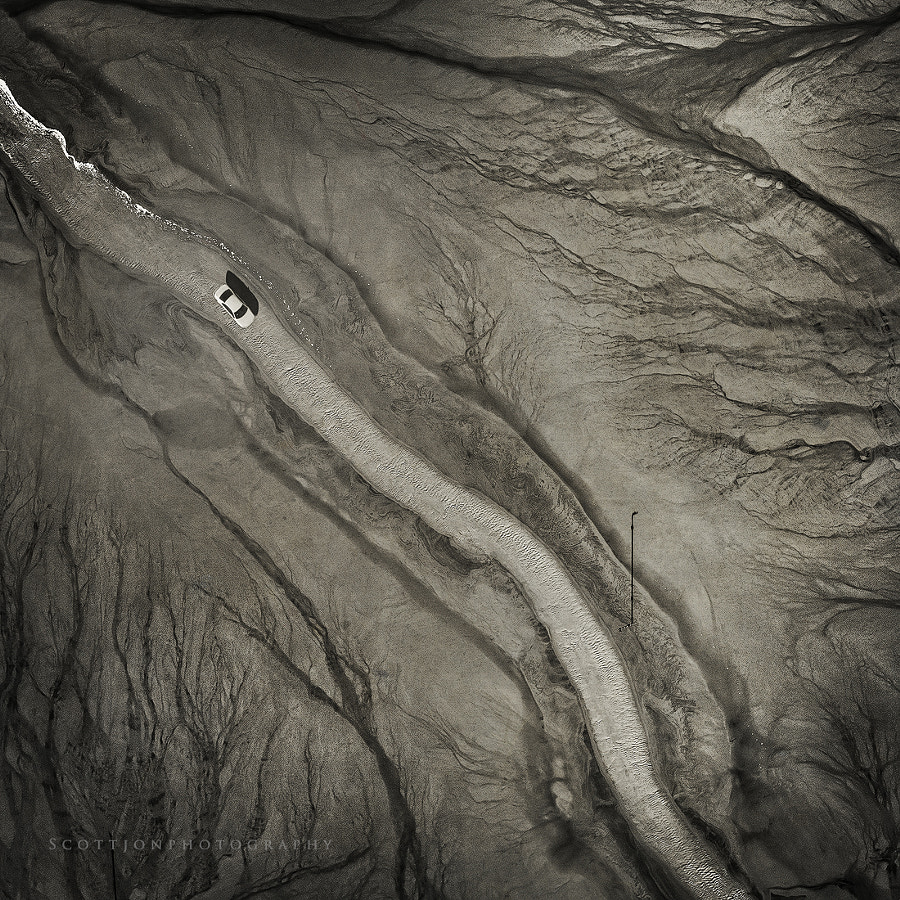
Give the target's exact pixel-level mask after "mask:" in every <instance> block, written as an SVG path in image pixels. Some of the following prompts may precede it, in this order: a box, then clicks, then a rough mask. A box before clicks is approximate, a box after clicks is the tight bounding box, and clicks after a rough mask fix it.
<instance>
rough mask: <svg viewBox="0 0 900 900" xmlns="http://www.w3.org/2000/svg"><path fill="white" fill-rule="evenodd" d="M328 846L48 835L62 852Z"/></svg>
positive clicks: (324, 843)
mask: <svg viewBox="0 0 900 900" xmlns="http://www.w3.org/2000/svg"><path fill="white" fill-rule="evenodd" d="M330 847H331V841H330V840H329V839H327V838H296V839H293V840H290V841H285V840H280V841H273V840H263V839H262V838H253V839H251V840H238V839H237V838H231V839H229V838H215V839H213V840H209V839H207V838H203V839H201V840H197V839H196V838H183V839H176V838H167V839H161V838H160V839H155V840H143V839H141V838H136V839H133V840H132V839H126V838H91V839H88V838H50V842H49V845H48V849H50V850H51V851H57V852H59V851H62V852H64V853H72V852H81V853H85V852H87V851H88V850H121V851H122V852H123V853H128V851H129V850H132V851H135V852H137V853H141V852H142V851H145V850H166V851H172V850H176V849H177V850H181V851H187V850H194V849H197V850H212V849H213V848H215V849H216V850H235V851H237V850H249V851H250V852H251V853H253V852H256V851H259V850H261V851H263V852H265V853H273V852H289V851H290V852H298V851H301V852H302V851H304V850H324V851H328V850H329V849H330Z"/></svg>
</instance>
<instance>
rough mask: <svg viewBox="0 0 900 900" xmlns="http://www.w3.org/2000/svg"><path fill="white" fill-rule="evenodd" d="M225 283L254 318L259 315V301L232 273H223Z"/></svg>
mask: <svg viewBox="0 0 900 900" xmlns="http://www.w3.org/2000/svg"><path fill="white" fill-rule="evenodd" d="M225 283H226V284H227V285H228V287H230V288H231V290H232V291H234V293H235V294H237V295H238V297H240V299H241V300H243V301H244V303H246V304H247V306H248V308H249V309H250V312H252V313H253V315H254V316H255V315H257V314H258V313H259V300H257V299H256V297H255V296H254V294H253V291H251V290H250V288H248V287H247V285H246V284H244V282H243V281H241V279H240V278H238V277H237V275H235V274H234V272H230V271H229V272H226V273H225Z"/></svg>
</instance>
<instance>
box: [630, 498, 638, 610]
mask: <svg viewBox="0 0 900 900" xmlns="http://www.w3.org/2000/svg"><path fill="white" fill-rule="evenodd" d="M636 515H637V512H633V513H632V514H631V624H632V625H634V517H635V516H636Z"/></svg>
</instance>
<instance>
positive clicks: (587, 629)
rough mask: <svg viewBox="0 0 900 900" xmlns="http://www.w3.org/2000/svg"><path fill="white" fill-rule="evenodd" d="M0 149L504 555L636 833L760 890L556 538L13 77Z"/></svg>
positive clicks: (688, 880) (688, 875)
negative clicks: (502, 499) (682, 773)
mask: <svg viewBox="0 0 900 900" xmlns="http://www.w3.org/2000/svg"><path fill="white" fill-rule="evenodd" d="M0 153H2V157H3V158H4V161H5V162H6V164H7V166H8V167H11V168H12V169H13V170H14V171H15V172H17V173H18V175H19V176H20V177H22V178H24V179H25V180H26V181H27V182H28V184H29V185H30V188H31V191H32V192H33V193H34V194H35V195H36V196H37V198H38V200H39V202H40V203H41V205H42V207H43V208H44V210H45V212H46V213H47V214H48V215H49V216H50V217H51V218H52V219H53V221H54V222H56V223H57V224H58V225H60V226H61V227H62V228H63V230H64V232H65V233H66V234H67V237H68V239H69V240H71V241H72V242H73V243H74V244H76V245H79V246H86V247H89V248H90V249H91V250H92V251H94V252H96V253H99V254H102V255H103V256H105V257H106V258H107V259H110V260H112V261H114V262H115V263H116V264H118V265H119V266H120V267H121V268H123V269H126V270H129V271H132V272H135V273H139V274H140V275H141V276H143V277H148V276H149V277H151V278H153V279H155V280H157V281H159V282H162V283H164V284H166V285H167V286H168V287H169V288H170V289H171V290H172V291H173V292H174V293H175V294H176V295H177V296H178V297H179V298H180V299H181V300H182V301H183V302H184V303H185V304H187V305H188V306H190V307H191V308H192V309H194V310H196V311H197V312H198V313H199V314H200V315H202V316H204V317H205V318H206V319H209V320H210V321H213V322H215V323H216V324H218V325H220V326H221V327H222V328H223V329H224V330H226V331H227V332H228V333H229V334H230V335H231V337H232V338H233V340H234V342H235V343H236V344H237V345H239V346H240V347H241V348H242V349H243V351H244V352H245V353H246V354H247V356H248V357H249V358H250V359H252V361H253V362H254V364H255V365H256V366H257V368H258V370H259V372H260V373H261V374H262V376H263V377H264V378H265V379H266V381H267V383H268V384H269V386H270V388H271V389H272V391H273V392H274V393H276V394H277V395H278V396H280V397H281V398H282V399H283V400H284V401H285V402H286V403H287V404H289V405H290V406H291V407H292V408H293V409H294V410H295V411H296V412H297V414H298V415H300V416H301V417H302V418H303V419H304V420H305V421H306V422H307V423H309V425H311V426H312V427H313V428H315V430H316V431H317V432H318V433H319V434H320V435H321V436H322V437H323V438H324V439H325V440H326V441H328V442H329V443H330V444H331V445H332V447H333V448H334V449H335V450H336V451H337V452H339V453H340V454H341V455H342V456H343V457H344V458H345V459H347V461H348V462H349V463H350V464H351V465H352V466H353V467H354V469H355V470H356V471H357V472H358V473H359V474H360V475H361V476H362V477H363V478H364V479H365V480H366V481H367V482H368V483H369V484H370V485H371V486H372V487H373V488H375V489H376V490H378V491H380V492H381V493H383V494H384V495H385V496H386V497H389V498H391V499H392V500H394V501H396V502H397V503H400V504H402V505H403V506H404V507H406V508H407V509H409V510H411V511H412V512H413V513H415V514H416V515H418V516H419V517H420V518H421V519H422V520H423V521H424V522H426V523H427V524H428V525H429V526H430V527H431V528H433V529H435V530H436V531H438V532H440V533H441V534H443V535H446V536H447V537H449V538H451V539H452V540H453V541H454V542H455V543H457V544H458V545H460V546H462V547H464V548H466V549H467V550H469V551H470V552H472V553H473V554H476V555H489V556H491V557H493V558H494V559H495V560H496V561H497V562H498V563H499V564H500V565H502V566H503V567H504V568H505V569H506V570H507V571H508V572H509V573H510V575H511V576H512V577H513V578H514V579H515V580H516V582H517V583H518V584H519V586H520V587H521V589H522V591H523V593H524V594H525V596H526V597H527V598H528V601H529V602H530V603H531V605H532V608H533V610H534V613H535V615H536V616H537V618H538V619H539V620H540V622H541V623H542V624H543V626H544V627H545V628H546V630H547V632H548V634H549V635H550V639H551V641H552V644H553V649H554V651H555V653H556V655H557V657H558V659H559V661H560V663H561V664H562V665H563V667H564V668H565V670H566V672H567V674H568V677H569V680H570V682H571V684H572V685H573V687H574V689H575V691H576V692H577V694H578V697H579V701H580V703H581V707H582V710H583V713H584V718H585V721H586V722H587V724H588V729H589V733H590V737H591V741H592V744H593V748H594V753H595V755H596V757H597V760H598V762H599V763H600V765H601V768H602V769H603V770H604V771H605V773H606V774H607V777H608V780H609V782H610V784H611V786H612V788H613V790H614V792H615V794H616V798H617V801H618V805H619V809H620V811H621V813H622V815H623V816H624V817H625V818H626V819H627V820H628V822H629V824H630V826H631V828H632V830H633V833H634V835H635V837H636V839H637V840H638V841H639V842H640V844H641V845H642V847H643V848H644V849H645V851H646V852H648V853H650V854H652V855H653V856H654V857H655V858H656V859H657V861H658V863H659V864H660V865H662V866H663V867H664V868H665V869H666V870H667V871H668V873H669V875H670V877H671V879H672V881H673V882H675V883H677V884H678V885H680V887H681V890H682V892H683V893H685V894H687V895H688V896H691V897H694V898H697V900H750V897H751V896H752V895H751V893H750V891H749V889H748V888H746V887H745V886H743V885H742V884H741V883H740V882H739V881H737V880H736V879H735V878H734V877H733V876H732V875H731V874H730V873H729V872H728V870H727V867H726V865H725V863H724V861H723V860H722V859H721V858H720V857H719V856H718V854H717V853H716V852H715V851H714V850H713V848H712V847H711V846H709V845H708V844H707V843H706V842H705V841H704V840H703V839H702V838H701V837H700V836H699V835H697V834H696V833H695V832H694V831H693V829H692V828H691V826H690V825H689V823H688V822H687V820H686V818H685V817H684V815H683V814H682V813H681V811H680V810H679V809H678V807H677V806H676V804H675V802H674V801H673V799H672V797H671V796H670V794H669V793H668V791H667V790H666V788H665V787H664V785H663V783H662V781H661V780H660V778H659V777H658V775H657V773H656V772H655V771H654V768H653V765H652V761H651V754H650V745H649V738H648V735H647V731H646V729H645V726H644V723H643V721H642V719H641V714H640V707H639V702H638V698H637V697H636V696H635V692H634V690H633V688H632V685H631V682H630V680H629V677H628V672H627V669H626V666H625V663H624V661H623V660H622V658H621V657H620V655H619V653H618V651H617V649H616V647H615V646H614V644H613V642H612V640H611V639H610V637H609V635H608V634H607V632H606V630H605V628H604V626H603V625H602V623H601V622H600V621H598V619H597V618H596V617H595V616H594V615H593V613H592V612H591V607H590V604H589V602H588V601H587V598H585V597H584V596H583V595H582V593H581V591H580V589H579V588H578V586H577V585H576V583H575V581H574V580H573V579H572V577H571V576H570V575H569V573H568V572H567V571H566V569H565V568H564V566H563V565H562V563H561V562H560V561H559V560H558V559H557V558H556V556H555V555H554V553H553V552H552V550H551V549H550V548H549V547H548V546H547V545H546V544H544V543H543V542H542V541H541V540H540V539H538V538H537V537H536V536H535V535H534V534H533V533H532V532H531V531H529V529H528V528H527V527H525V526H524V525H523V524H522V523H521V522H520V521H518V520H517V519H516V518H515V517H514V516H512V515H511V514H510V513H509V512H507V511H506V510H505V509H503V508H502V507H501V506H499V505H498V504H497V503H495V502H493V501H492V500H490V499H488V498H487V497H485V496H484V495H482V494H480V493H478V492H477V491H475V490H472V489H470V488H466V487H463V486H462V485H460V484H458V483H456V482H454V481H453V480H451V479H450V478H448V477H447V476H446V475H444V474H443V473H442V472H440V471H439V470H438V469H437V468H436V467H435V466H434V465H432V464H431V463H430V462H429V461H428V460H427V459H424V458H422V457H421V456H419V455H418V454H416V453H414V452H413V451H412V450H410V449H409V448H408V447H407V446H405V445H404V444H402V443H401V442H400V441H398V440H397V439H395V438H393V437H392V436H391V435H390V434H388V433H387V432H385V431H384V430H383V429H382V428H381V427H380V426H379V425H378V424H377V423H376V422H375V421H374V420H373V419H372V417H371V416H370V415H369V414H368V413H367V412H366V411H365V410H364V409H363V408H362V407H361V406H360V405H359V404H358V403H356V402H355V401H354V399H353V398H352V397H351V396H350V395H349V394H348V393H346V392H345V391H344V390H342V389H341V388H340V387H339V386H338V385H336V384H335V383H334V382H333V381H332V379H331V378H330V376H329V374H328V373H327V372H326V370H325V369H324V368H323V367H322V366H320V365H319V364H318V363H317V362H316V360H315V359H314V358H313V356H312V355H311V354H310V353H308V352H307V351H306V349H305V348H304V346H303V345H302V342H300V341H298V339H297V337H296V336H295V335H294V334H292V333H291V331H289V330H288V329H287V328H286V327H285V326H284V325H282V324H281V322H280V321H279V320H278V318H277V317H276V316H275V315H274V314H273V312H272V306H271V305H267V298H268V303H269V304H273V303H274V302H275V301H277V299H278V297H277V292H276V290H275V288H274V287H273V286H272V285H271V284H268V283H266V282H265V281H261V282H260V284H258V285H255V286H254V291H255V292H256V293H257V295H259V296H260V314H259V316H258V317H257V319H256V321H255V322H254V323H253V325H252V327H250V328H248V329H246V330H244V329H241V328H239V327H238V326H237V324H236V323H235V322H234V321H233V320H232V319H231V318H230V317H229V316H228V315H227V313H225V312H224V310H222V309H221V308H219V306H218V305H217V304H216V303H215V301H214V300H213V292H214V290H215V289H216V288H217V287H218V286H219V285H220V284H221V283H222V281H223V280H224V278H223V274H224V271H225V269H226V268H228V267H229V266H232V267H237V268H238V269H239V270H243V271H248V272H252V269H251V268H250V267H249V266H247V265H246V264H244V263H242V262H241V261H240V259H239V258H238V257H237V255H236V254H235V253H233V252H232V251H231V250H229V249H228V248H227V247H226V246H224V245H223V244H220V243H218V242H216V241H214V240H212V239H210V238H208V237H206V236H204V235H201V234H198V233H197V232H194V231H192V230H190V229H188V228H185V227H184V226H182V225H179V224H177V223H175V222H172V221H170V220H167V219H164V218H161V217H159V216H157V215H156V214H155V213H153V212H151V211H149V210H147V209H145V208H144V207H142V206H140V205H138V204H136V203H135V202H134V201H133V200H132V199H131V198H130V197H129V196H128V195H127V194H125V193H124V192H122V191H121V190H119V189H118V188H116V187H115V186H114V185H112V184H111V183H110V182H109V181H108V180H107V179H106V178H104V177H103V175H102V174H101V173H100V172H99V170H98V169H97V168H95V167H94V166H92V165H90V164H86V163H81V162H78V161H77V160H76V159H74V157H72V156H71V155H70V154H69V153H68V152H67V149H66V144H65V140H64V139H63V137H62V135H61V134H59V133H58V132H56V131H53V130H51V129H48V128H46V127H45V126H44V125H42V124H41V123H40V122H38V121H37V120H36V119H34V118H33V117H32V116H31V115H30V114H29V113H27V112H26V111H25V110H24V109H22V108H21V107H20V106H19V104H18V103H17V102H16V100H15V98H14V97H13V95H12V94H11V92H10V91H9V89H8V88H7V86H6V84H5V83H4V82H3V81H2V80H0ZM157 261H158V262H159V268H157V267H155V264H156V263H157ZM163 265H164V266H165V268H164V269H163V268H162V266H163Z"/></svg>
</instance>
